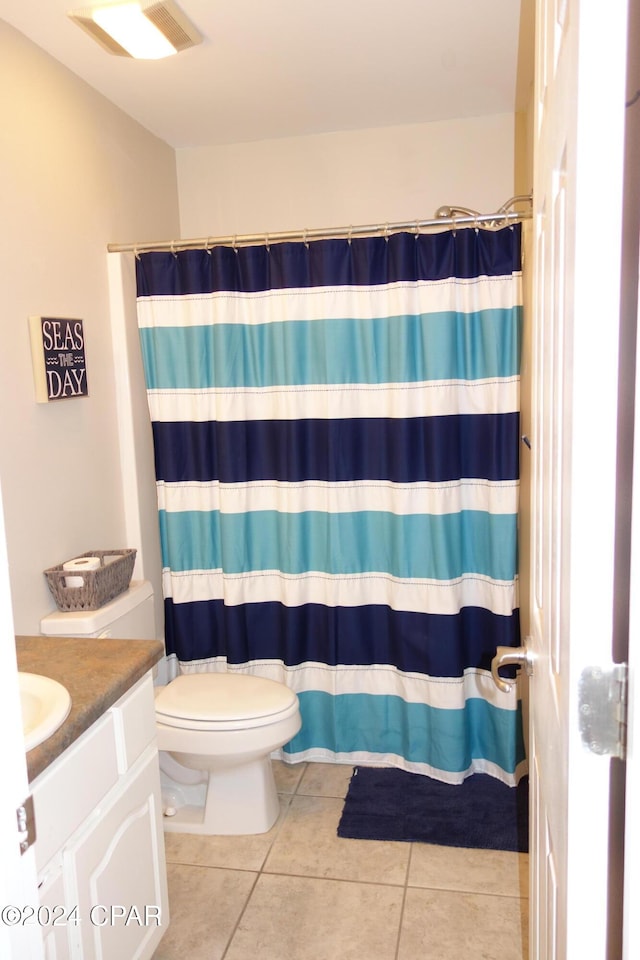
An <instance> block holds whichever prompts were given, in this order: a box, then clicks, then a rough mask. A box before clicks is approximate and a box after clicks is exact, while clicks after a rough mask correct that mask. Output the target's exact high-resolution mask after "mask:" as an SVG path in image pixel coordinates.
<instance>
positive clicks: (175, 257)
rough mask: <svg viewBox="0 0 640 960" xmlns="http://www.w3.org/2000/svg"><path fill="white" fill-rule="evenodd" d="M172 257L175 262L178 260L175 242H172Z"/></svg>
mask: <svg viewBox="0 0 640 960" xmlns="http://www.w3.org/2000/svg"><path fill="white" fill-rule="evenodd" d="M171 255H172V256H173V258H174V259H175V260H177V259H178V254H177V253H176V251H175V242H174V241H173V240H172V241H171Z"/></svg>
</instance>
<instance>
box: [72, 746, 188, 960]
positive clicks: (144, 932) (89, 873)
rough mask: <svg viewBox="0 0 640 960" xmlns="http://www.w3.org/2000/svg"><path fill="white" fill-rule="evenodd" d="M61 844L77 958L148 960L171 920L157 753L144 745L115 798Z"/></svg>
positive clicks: (89, 959)
mask: <svg viewBox="0 0 640 960" xmlns="http://www.w3.org/2000/svg"><path fill="white" fill-rule="evenodd" d="M97 813H98V816H97V817H96V819H95V821H94V822H93V823H92V824H91V825H88V827H87V829H85V830H84V831H82V832H81V833H80V834H79V835H78V836H77V837H76V838H75V839H74V840H73V841H72V843H71V844H70V845H69V846H68V847H67V849H66V851H65V854H64V861H65V863H64V870H65V875H66V878H67V881H68V884H69V888H70V889H74V890H75V896H76V903H77V904H78V908H79V909H78V912H79V915H80V917H81V918H82V922H81V926H80V934H81V941H82V945H81V950H80V952H79V954H78V957H79V958H81V960H93V958H98V957H99V958H100V960H123V958H125V957H126V958H127V960H147V958H149V957H151V956H152V954H153V953H154V951H155V949H156V948H157V946H158V943H159V942H160V939H161V938H162V936H163V934H164V931H165V930H166V927H167V925H168V922H169V911H168V898H167V881H166V867H165V857H164V837H163V833H162V817H161V801H160V781H159V775H158V755H157V751H156V749H155V747H150V748H149V749H148V750H147V751H146V752H145V753H144V754H143V756H142V757H141V758H140V760H139V761H138V762H137V763H136V764H135V765H134V767H133V768H132V769H131V771H130V775H129V776H127V777H126V779H125V781H123V783H122V785H121V788H119V789H118V791H117V796H116V797H115V799H113V800H111V799H110V801H109V803H108V805H106V806H105V808H104V809H101V810H100V811H97Z"/></svg>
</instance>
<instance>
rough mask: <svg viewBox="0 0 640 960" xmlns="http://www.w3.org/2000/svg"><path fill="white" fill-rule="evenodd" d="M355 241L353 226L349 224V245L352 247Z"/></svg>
mask: <svg viewBox="0 0 640 960" xmlns="http://www.w3.org/2000/svg"><path fill="white" fill-rule="evenodd" d="M352 240H353V224H352V223H351V224H349V234H348V236H347V243H348V244H349V246H351V241H352Z"/></svg>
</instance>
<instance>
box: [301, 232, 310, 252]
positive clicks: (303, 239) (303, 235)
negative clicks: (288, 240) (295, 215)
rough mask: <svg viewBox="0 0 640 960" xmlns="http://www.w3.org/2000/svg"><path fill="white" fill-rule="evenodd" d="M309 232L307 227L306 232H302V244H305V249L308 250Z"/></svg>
mask: <svg viewBox="0 0 640 960" xmlns="http://www.w3.org/2000/svg"><path fill="white" fill-rule="evenodd" d="M308 232H309V231H308V230H307V228H306V227H305V228H304V230H303V231H302V242H303V243H304V245H305V247H306V248H307V250H308V249H309V242H308V240H307V234H308Z"/></svg>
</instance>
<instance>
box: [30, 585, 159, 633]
mask: <svg viewBox="0 0 640 960" xmlns="http://www.w3.org/2000/svg"><path fill="white" fill-rule="evenodd" d="M40 632H41V633H43V634H44V635H45V636H47V637H97V638H100V637H115V638H116V639H124V640H155V639H156V624H155V614H154V608H153V588H152V586H151V584H150V583H149V581H148V580H132V581H131V585H130V586H129V589H128V590H125V592H124V593H121V594H120V595H119V596H117V597H116V598H115V599H114V600H112V601H111V602H110V603H105V604H104V606H102V607H100V608H99V609H98V610H77V611H70V612H68V611H66V610H56V611H55V612H54V613H49V614H47V616H46V617H43V618H42V620H41V621H40Z"/></svg>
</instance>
